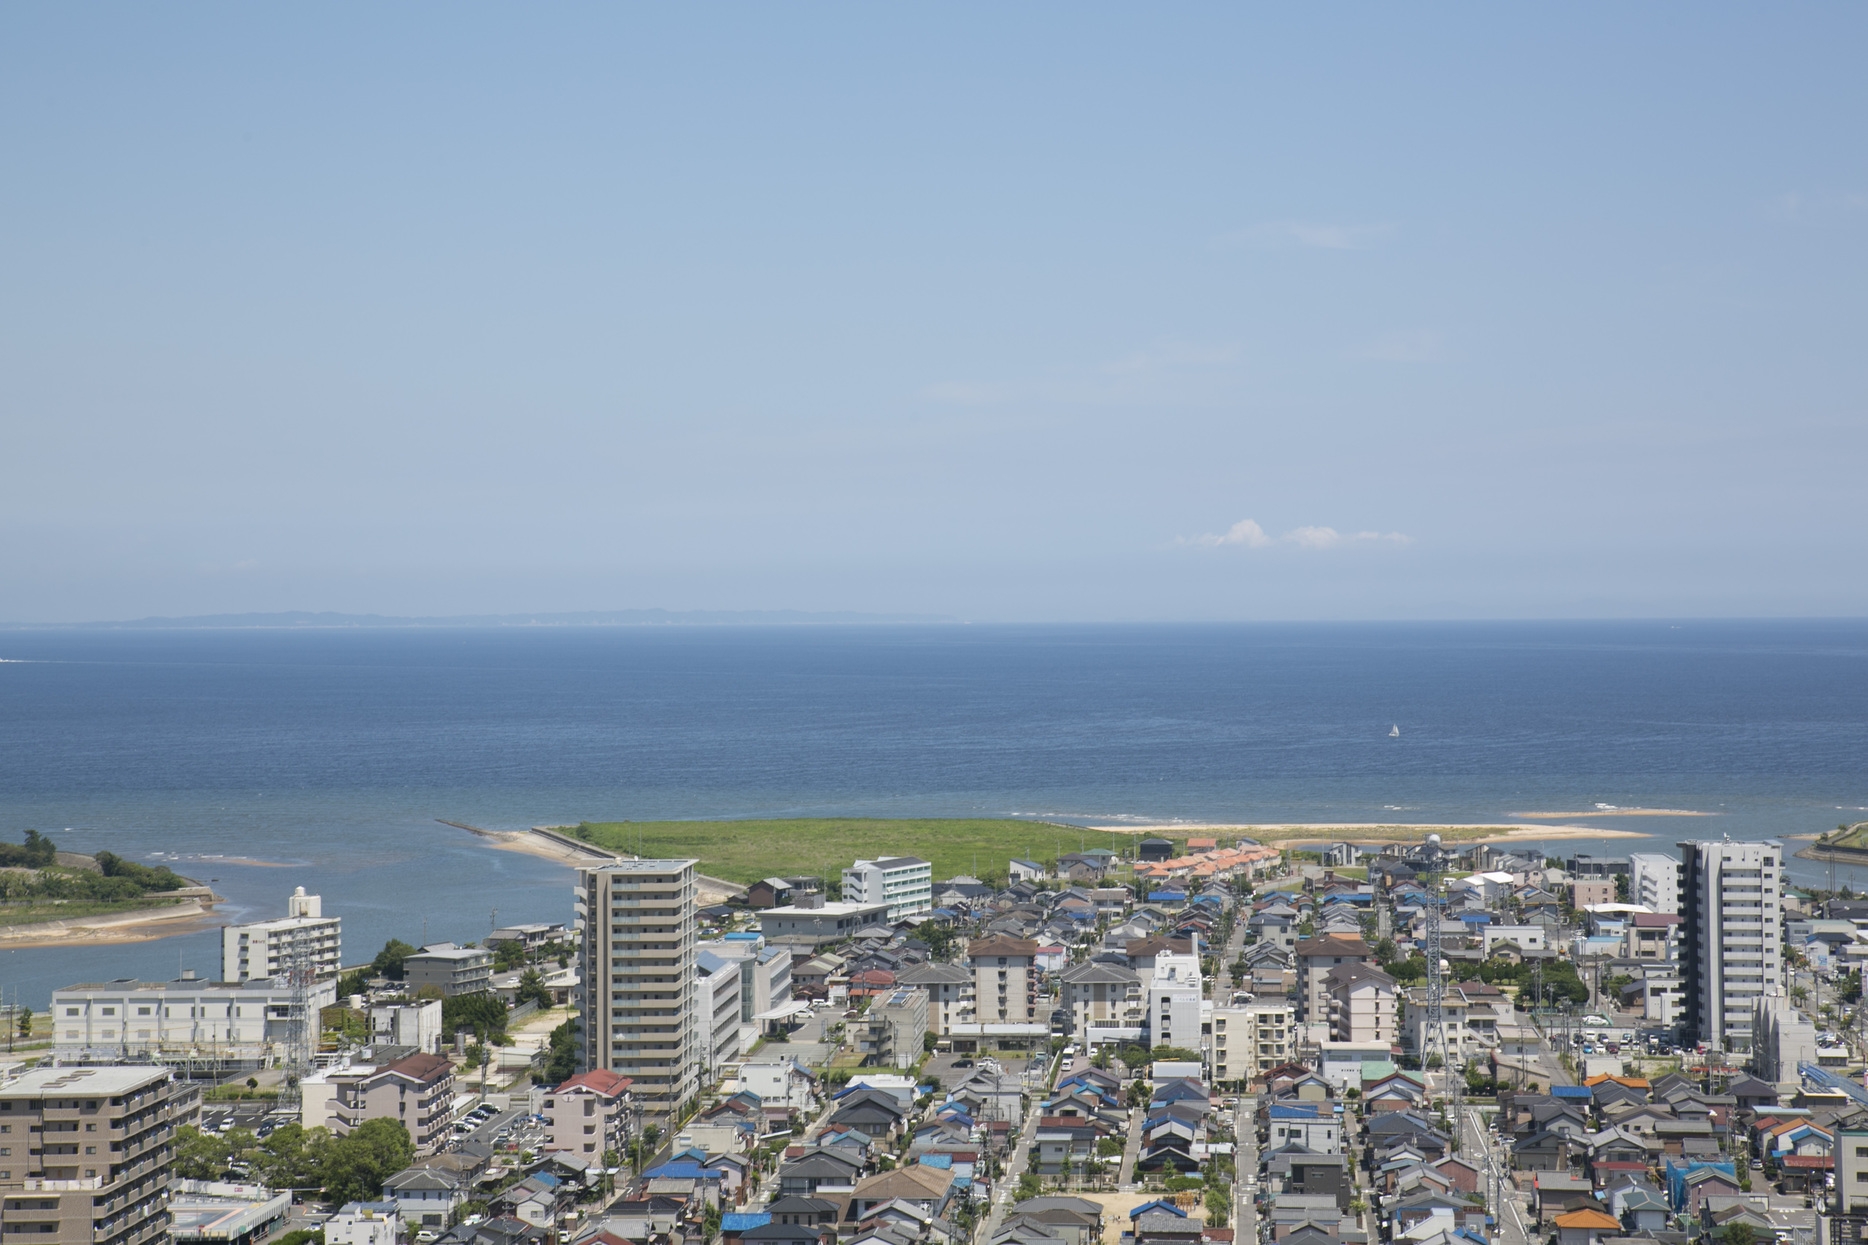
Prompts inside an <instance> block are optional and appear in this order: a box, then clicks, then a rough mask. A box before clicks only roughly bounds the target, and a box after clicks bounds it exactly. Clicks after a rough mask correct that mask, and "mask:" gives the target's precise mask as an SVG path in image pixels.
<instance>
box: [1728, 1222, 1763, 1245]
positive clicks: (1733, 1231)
mask: <svg viewBox="0 0 1868 1245" xmlns="http://www.w3.org/2000/svg"><path fill="white" fill-rule="evenodd" d="M1757 1239H1758V1234H1757V1232H1756V1231H1755V1230H1754V1229H1753V1228H1752V1226H1751V1225H1750V1224H1748V1223H1728V1224H1726V1225H1725V1227H1723V1228H1721V1229H1720V1230H1719V1240H1720V1241H1721V1242H1722V1245H1752V1243H1753V1242H1754V1241H1756V1240H1757Z"/></svg>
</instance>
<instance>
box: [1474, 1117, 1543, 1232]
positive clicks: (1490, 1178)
mask: <svg viewBox="0 0 1868 1245" xmlns="http://www.w3.org/2000/svg"><path fill="white" fill-rule="evenodd" d="M1460 1117H1461V1118H1460V1135H1459V1148H1460V1151H1461V1153H1462V1154H1464V1155H1465V1156H1466V1157H1467V1158H1469V1159H1471V1160H1473V1161H1474V1162H1476V1163H1477V1164H1478V1165H1479V1167H1480V1169H1481V1171H1482V1173H1483V1174H1482V1176H1481V1179H1482V1180H1484V1181H1485V1184H1484V1185H1483V1186H1482V1188H1481V1190H1480V1191H1481V1192H1483V1193H1484V1194H1485V1195H1486V1200H1487V1202H1489V1203H1491V1204H1492V1214H1493V1216H1494V1218H1495V1219H1496V1220H1497V1228H1496V1231H1495V1235H1494V1237H1493V1240H1494V1241H1495V1242H1496V1245H1529V1240H1530V1237H1529V1234H1528V1233H1527V1232H1526V1231H1525V1227H1524V1214H1523V1211H1522V1208H1521V1207H1520V1206H1519V1205H1518V1191H1517V1189H1516V1188H1515V1187H1514V1186H1513V1185H1512V1183H1511V1170H1510V1169H1511V1163H1510V1156H1509V1155H1507V1154H1506V1153H1505V1151H1504V1144H1503V1142H1495V1141H1494V1139H1493V1137H1492V1134H1491V1132H1490V1131H1489V1130H1488V1129H1487V1128H1486V1127H1485V1119H1484V1117H1483V1116H1482V1115H1481V1114H1480V1113H1479V1109H1478V1108H1477V1107H1467V1108H1466V1109H1465V1110H1464V1111H1462V1112H1461V1113H1460Z"/></svg>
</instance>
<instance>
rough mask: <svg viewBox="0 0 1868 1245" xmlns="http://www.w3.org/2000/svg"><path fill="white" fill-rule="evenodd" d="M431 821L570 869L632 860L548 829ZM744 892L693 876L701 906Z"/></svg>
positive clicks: (728, 884)
mask: <svg viewBox="0 0 1868 1245" xmlns="http://www.w3.org/2000/svg"><path fill="white" fill-rule="evenodd" d="M435 820H436V821H439V822H441V824H442V825H444V826H454V827H456V828H457V829H461V830H465V831H468V832H469V833H470V834H472V835H474V836H475V837H476V838H480V839H485V840H486V841H487V846H488V847H495V848H498V849H499V850H500V851H502V852H524V853H525V854H526V855H528V856H538V857H541V858H542V859H545V860H555V861H557V862H558V863H559V864H563V865H570V866H572V867H576V866H578V865H600V864H603V863H605V862H607V861H612V860H630V859H633V857H629V856H619V855H617V854H616V853H614V852H609V851H605V850H604V849H603V848H601V847H598V846H597V845H596V844H594V843H580V842H578V841H577V840H575V839H572V838H570V837H569V836H567V835H565V834H563V833H561V832H559V831H557V830H556V829H555V828H554V827H551V826H533V827H532V828H531V829H530V830H486V829H483V828H481V827H479V826H470V825H467V824H466V823H465V822H459V821H448V820H446V819H444V818H440V817H437V818H436V819H435ZM745 889H746V888H745V887H743V886H735V885H734V884H733V883H731V882H728V881H726V880H725V879H723V878H710V877H708V876H707V875H706V874H704V873H697V874H695V875H694V891H695V895H696V896H697V897H698V898H699V900H700V902H701V903H702V904H715V903H724V902H725V901H726V900H728V899H731V898H732V897H733V896H735V895H737V894H739V893H740V892H741V891H743V890H745Z"/></svg>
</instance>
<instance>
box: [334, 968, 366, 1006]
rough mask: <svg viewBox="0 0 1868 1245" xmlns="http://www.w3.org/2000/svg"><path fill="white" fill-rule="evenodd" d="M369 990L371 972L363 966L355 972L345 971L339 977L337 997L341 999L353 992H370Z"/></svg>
mask: <svg viewBox="0 0 1868 1245" xmlns="http://www.w3.org/2000/svg"><path fill="white" fill-rule="evenodd" d="M369 992H370V974H369V973H368V972H366V971H365V970H363V969H361V968H360V969H358V970H357V971H356V972H354V973H345V974H344V975H343V976H342V977H340V978H338V979H337V997H338V999H339V1000H340V1001H341V1000H344V999H347V998H349V997H350V996H351V995H353V994H368V993H369Z"/></svg>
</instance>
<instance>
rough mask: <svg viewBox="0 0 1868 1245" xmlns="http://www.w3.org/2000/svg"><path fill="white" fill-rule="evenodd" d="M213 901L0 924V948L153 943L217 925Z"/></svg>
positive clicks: (12, 949) (18, 948)
mask: <svg viewBox="0 0 1868 1245" xmlns="http://www.w3.org/2000/svg"><path fill="white" fill-rule="evenodd" d="M213 907H214V905H213V903H209V902H204V901H201V900H195V899H190V900H187V901H185V902H183V903H178V904H169V905H167V906H165V907H161V908H143V909H140V910H138V911H135V912H125V913H122V914H121V915H118V916H85V917H73V918H72V919H70V920H58V921H34V922H33V923H31V924H30V925H6V926H0V950H4V951H17V950H22V949H25V948H28V947H69V946H74V945H78V944H86V945H90V946H105V945H109V944H112V943H126V942H153V941H154V940H155V939H158V938H172V937H174V936H175V935H177V934H192V933H195V932H196V931H198V930H204V929H212V928H214V927H215V926H216V925H218V924H220V919H219V918H218V917H217V916H216V915H215V914H214V911H213Z"/></svg>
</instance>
